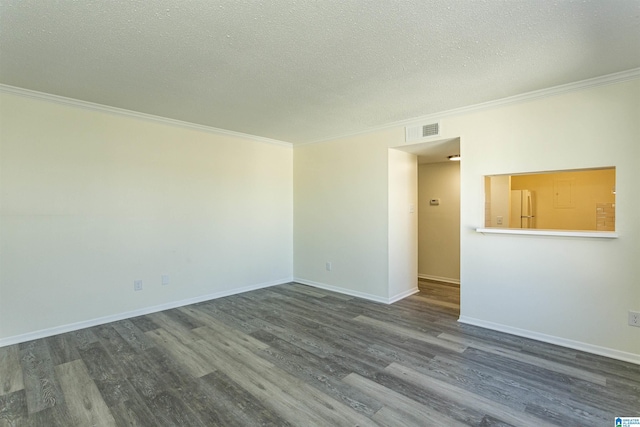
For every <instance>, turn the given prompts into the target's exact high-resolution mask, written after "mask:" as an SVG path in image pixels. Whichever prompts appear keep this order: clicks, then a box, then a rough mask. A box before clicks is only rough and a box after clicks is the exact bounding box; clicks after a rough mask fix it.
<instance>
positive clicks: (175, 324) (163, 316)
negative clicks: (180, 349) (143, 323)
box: [145, 312, 198, 344]
mask: <svg viewBox="0 0 640 427" xmlns="http://www.w3.org/2000/svg"><path fill="white" fill-rule="evenodd" d="M148 316H149V317H150V318H151V320H153V323H155V324H156V325H158V326H159V328H158V329H163V330H164V332H166V333H169V334H171V335H173V336H174V337H175V338H177V339H178V340H179V341H180V342H181V343H183V344H186V343H188V342H191V341H195V340H197V339H198V337H197V336H195V335H193V333H192V332H191V329H190V328H188V327H186V326H185V325H184V324H183V323H182V322H180V321H178V320H175V318H173V317H172V316H169V315H168V314H167V313H165V312H158V313H151V314H149V315H148ZM156 331H157V329H153V330H151V331H148V332H145V335H146V336H147V337H153V336H157V335H158V334H157V333H156ZM155 342H156V343H157V341H155Z"/></svg>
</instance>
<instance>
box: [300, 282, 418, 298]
mask: <svg viewBox="0 0 640 427" xmlns="http://www.w3.org/2000/svg"><path fill="white" fill-rule="evenodd" d="M293 281H294V282H297V283H301V284H303V285H308V286H312V287H314V288H318V289H324V290H326V291H333V292H337V293H339V294H343V295H349V296H352V297H357V298H362V299H366V300H369V301H374V302H379V303H382V304H393V303H394V302H396V301H400V300H401V299H403V298H406V297H408V296H410V295H413V294H415V293H418V292H419V291H420V290H419V289H418V287H417V286H416V287H415V288H413V289H409V290H408V291H405V292H401V293H399V294H398V295H394V296H393V297H390V298H385V297H381V296H378V295H373V294H368V293H365V292H360V291H354V290H352V289H347V288H342V287H340V286H333V285H327V284H326V283H320V282H314V281H312V280H306V279H302V278H300V277H294V278H293Z"/></svg>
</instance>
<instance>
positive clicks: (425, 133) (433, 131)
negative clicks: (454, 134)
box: [405, 122, 440, 142]
mask: <svg viewBox="0 0 640 427" xmlns="http://www.w3.org/2000/svg"><path fill="white" fill-rule="evenodd" d="M405 130H406V134H405V141H406V142H412V141H419V140H421V139H422V138H428V137H430V136H438V135H440V123H439V122H436V123H429V124H426V125H417V126H407V127H406V128H405Z"/></svg>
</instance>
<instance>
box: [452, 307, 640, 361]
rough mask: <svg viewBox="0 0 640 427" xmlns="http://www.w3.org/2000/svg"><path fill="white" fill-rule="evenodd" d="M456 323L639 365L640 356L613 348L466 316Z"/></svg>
mask: <svg viewBox="0 0 640 427" xmlns="http://www.w3.org/2000/svg"><path fill="white" fill-rule="evenodd" d="M458 322H460V323H464V324H467V325H473V326H479V327H481V328H485V329H491V330H493V331H498V332H504V333H507V334H511V335H516V336H519V337H524V338H530V339H533V340H536V341H542V342H546V343H549V344H555V345H559V346H562V347H567V348H572V349H574V350H580V351H584V352H585V353H591V354H597V355H599V356H605V357H610V358H612V359H617V360H622V361H624V362H630V363H635V364H636V365H640V354H635V353H629V352H626V351H620V350H616V349H614V348H608V347H602V346H599V345H593V344H589V343H585V342H581V341H574V340H570V339H566V338H562V337H557V336H554V335H547V334H541V333H539V332H534V331H529V330H527V329H520V328H514V327H512V326H507V325H503V324H501V323H494V322H489V321H486V320H482V319H476V318H473V317H468V316H460V318H459V319H458Z"/></svg>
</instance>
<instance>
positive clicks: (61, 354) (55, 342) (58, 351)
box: [45, 333, 80, 365]
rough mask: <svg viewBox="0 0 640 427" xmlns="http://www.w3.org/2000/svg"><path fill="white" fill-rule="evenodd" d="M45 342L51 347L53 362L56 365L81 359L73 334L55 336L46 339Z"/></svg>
mask: <svg viewBox="0 0 640 427" xmlns="http://www.w3.org/2000/svg"><path fill="white" fill-rule="evenodd" d="M45 341H46V342H47V345H48V347H49V352H50V353H51V360H52V362H53V364H54V365H61V364H63V363H67V362H71V361H73V360H78V359H79V358H80V354H78V349H77V347H76V346H75V344H74V339H73V336H72V334H71V333H66V334H60V335H54V336H52V337H48V338H45Z"/></svg>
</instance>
